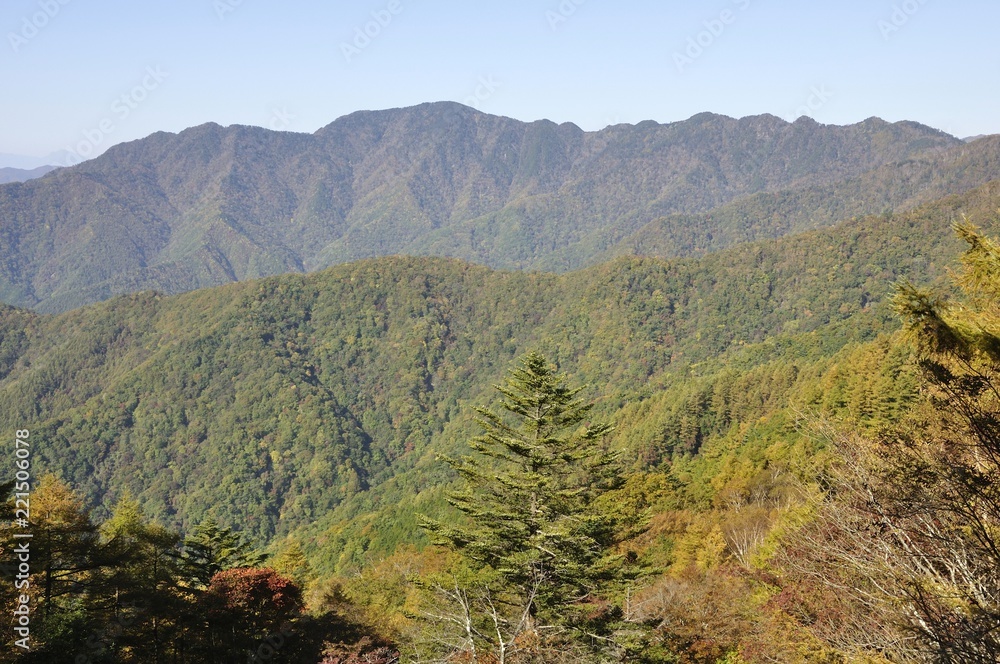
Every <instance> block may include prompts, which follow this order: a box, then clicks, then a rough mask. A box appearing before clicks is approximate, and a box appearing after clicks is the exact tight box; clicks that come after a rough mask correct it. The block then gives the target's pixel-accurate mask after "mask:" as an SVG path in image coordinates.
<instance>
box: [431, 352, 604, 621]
mask: <svg viewBox="0 0 1000 664" xmlns="http://www.w3.org/2000/svg"><path fill="white" fill-rule="evenodd" d="M496 389H497V391H498V392H499V393H500V394H501V402H500V409H501V414H498V413H497V412H495V411H493V410H491V409H489V408H477V409H476V412H477V413H478V414H479V419H478V422H479V425H480V427H481V428H482V435H480V436H478V437H476V438H474V439H472V441H471V442H470V445H471V447H472V450H473V451H474V452H475V453H476V454H473V455H468V456H464V457H462V458H461V459H446V460H447V462H448V463H449V464H451V465H452V467H454V468H455V469H456V470H457V471H458V473H459V475H460V476H461V478H462V480H463V482H464V487H463V488H462V489H461V490H459V491H455V492H453V493H451V494H450V496H449V502H450V503H451V504H452V505H453V506H454V507H456V508H457V509H459V510H460V511H462V512H463V513H465V514H466V515H467V516H468V517H469V520H468V522H467V523H465V524H459V525H448V526H445V525H443V524H441V523H437V522H430V521H427V522H425V527H426V528H427V529H428V530H429V531H431V533H432V534H433V536H434V538H435V541H436V542H437V543H439V544H444V545H447V546H449V547H452V548H454V549H456V550H458V551H460V552H462V554H463V555H464V556H465V557H466V558H468V559H469V560H471V561H472V562H473V563H474V564H477V565H480V566H486V567H489V568H491V569H493V570H495V571H496V572H498V573H499V575H500V576H501V578H503V579H504V580H505V582H506V583H507V584H509V585H510V587H511V588H512V589H514V594H515V595H517V596H519V597H520V599H521V601H522V602H523V603H525V604H526V605H528V607H529V610H530V612H531V613H532V615H537V616H538V617H540V618H542V617H544V618H545V619H554V618H555V615H556V614H557V613H560V614H562V615H564V616H565V615H567V611H566V609H568V608H569V607H570V606H571V605H573V604H580V603H585V602H587V601H589V600H593V599H595V597H596V593H597V591H598V589H599V587H600V584H601V582H602V581H608V580H612V579H614V578H617V577H619V576H620V575H621V574H622V569H623V561H622V559H621V558H620V557H617V556H615V555H613V547H614V545H615V544H616V543H617V542H618V537H617V535H618V531H619V528H618V524H617V523H616V521H615V520H614V519H613V518H612V517H609V516H608V515H606V514H603V513H601V512H600V511H598V510H596V509H594V501H595V499H596V498H597V497H598V496H600V495H601V494H602V493H604V492H605V491H608V490H610V489H612V488H614V487H616V486H617V485H618V483H619V478H620V476H621V469H620V467H619V462H618V457H617V455H616V454H615V453H613V452H610V451H608V450H607V449H606V448H605V446H604V444H603V440H604V437H605V435H606V434H607V433H608V432H609V431H611V426H610V425H608V424H603V423H586V421H587V418H588V416H589V414H590V411H591V408H592V405H593V404H591V403H587V402H584V401H583V400H582V399H581V398H579V394H580V392H581V391H582V390H583V388H582V387H576V388H571V387H568V386H567V385H566V384H565V377H564V376H563V375H561V374H558V373H556V371H555V370H554V369H553V368H552V367H550V366H549V364H548V363H547V362H546V360H545V358H543V357H542V356H541V355H539V354H537V353H530V354H528V355H527V356H525V357H524V358H523V359H522V360H521V362H520V365H519V366H518V367H517V368H515V369H513V370H512V371H511V372H510V375H509V377H508V378H507V380H506V381H505V383H504V384H502V385H497V386H496ZM568 613H570V614H571V613H572V611H569V612H568Z"/></svg>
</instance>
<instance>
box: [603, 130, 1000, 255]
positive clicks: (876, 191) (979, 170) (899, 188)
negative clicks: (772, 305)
mask: <svg viewBox="0 0 1000 664" xmlns="http://www.w3.org/2000/svg"><path fill="white" fill-rule="evenodd" d="M995 179H1000V136H991V137H988V138H984V139H981V140H979V141H976V142H975V143H973V144H971V145H968V146H963V147H957V148H952V149H950V150H947V151H945V152H937V153H933V154H927V155H920V156H917V157H914V158H912V159H907V160H905V161H901V162H896V163H892V164H887V165H885V166H881V167H879V168H877V169H875V170H873V171H870V172H868V173H864V174H862V175H860V176H858V177H854V178H849V179H847V180H843V181H840V182H837V183H835V184H828V185H818V186H810V187H803V188H800V189H793V190H788V191H781V192H775V193H761V194H754V195H751V196H745V197H743V198H740V199H737V200H735V201H733V202H731V203H728V204H726V205H723V206H720V207H718V208H716V209H714V210H712V211H711V212H708V213H705V214H700V215H672V216H669V217H664V218H661V219H656V220H654V221H652V222H650V223H648V224H646V225H645V226H643V227H642V228H640V229H639V230H638V231H636V232H635V233H633V234H632V235H629V236H627V237H625V238H623V239H621V240H618V241H616V242H608V241H607V238H608V236H607V234H604V235H602V236H599V237H597V238H596V239H597V240H598V241H597V242H595V243H593V244H592V245H591V247H590V248H591V249H592V253H593V255H594V260H595V261H601V260H607V259H608V258H610V257H613V256H618V255H623V254H636V255H642V256H658V257H661V258H671V257H674V256H686V255H701V254H704V253H707V252H711V251H717V250H719V249H722V248H725V247H730V246H733V245H736V244H740V243H743V242H753V241H756V240H762V239H767V238H776V237H781V236H783V235H789V234H793V233H801V232H803V231H807V230H812V229H817V228H822V227H825V226H830V225H832V224H834V223H837V222H838V221H843V220H849V219H851V218H855V217H861V216H864V215H870V214H881V213H885V212H893V211H895V212H901V211H906V210H909V209H912V208H915V207H917V206H919V205H921V204H924V203H927V202H929V201H933V200H936V199H939V198H942V197H944V196H947V195H949V194H958V193H962V192H966V191H969V190H971V189H974V188H976V187H978V186H980V185H982V184H983V183H985V182H990V181H992V180H995ZM602 240H603V242H601V241H602ZM609 245H610V246H609ZM601 249H604V251H600V250H601Z"/></svg>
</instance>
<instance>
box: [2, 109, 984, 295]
mask: <svg viewBox="0 0 1000 664" xmlns="http://www.w3.org/2000/svg"><path fill="white" fill-rule="evenodd" d="M996 153H997V140H996V139H995V138H994V139H984V140H982V141H979V142H975V143H972V144H966V143H963V142H962V141H960V140H958V139H956V138H954V137H951V136H948V135H946V134H944V133H942V132H939V131H937V130H934V129H931V128H929V127H926V126H923V125H919V124H916V123H912V122H901V123H895V124H890V123H887V122H884V121H882V120H879V119H877V118H872V119H869V120H866V121H864V122H862V123H858V124H855V125H851V126H845V127H839V126H828V125H819V124H817V123H815V122H813V121H811V120H809V119H808V118H803V119H800V120H798V121H797V122H795V123H791V124H790V123H787V122H784V121H782V120H780V119H778V118H776V117H773V116H767V115H763V116H755V117H748V118H743V119H740V120H734V119H732V118H727V117H724V116H718V115H712V114H701V115H697V116H694V117H692V118H691V119H689V120H686V121H683V122H676V123H672V124H666V125H661V124H657V123H655V122H644V123H640V124H638V125H615V126H611V127H608V128H606V129H604V130H601V131H597V132H584V131H582V130H581V129H579V128H578V127H576V126H575V125H572V124H562V125H556V124H554V123H552V122H548V121H538V122H533V123H524V122H519V121H515V120H512V119H509V118H503V117H497V116H491V115H486V114H483V113H480V112H477V111H475V110H473V109H471V108H468V107H464V106H461V105H458V104H450V103H440V104H425V105H422V106H417V107H412V108H405V109H396V110H389V111H370V112H360V113H355V114H352V115H349V116H346V117H343V118H340V119H339V120H336V121H335V122H333V123H332V124H330V125H329V126H327V127H324V128H322V129H320V130H319V131H317V132H316V133H314V134H296V133H289V132H275V131H268V130H265V129H260V128H252V127H242V126H233V127H227V128H223V127H220V126H218V125H213V124H208V125H203V126H199V127H194V128H192V129H188V130H186V131H183V132H181V133H179V134H167V133H158V134H154V135H152V136H150V137H148V138H145V139H143V140H139V141H134V142H131V143H127V144H122V145H117V146H114V147H113V148H111V149H110V150H108V152H107V153H106V154H104V155H102V156H100V157H98V158H96V159H93V160H91V161H88V162H84V163H82V164H79V165H77V166H74V167H72V168H65V169H59V170H57V171H56V172H54V173H51V174H49V175H48V176H46V177H43V178H40V179H37V180H32V181H29V182H26V183H20V184H10V185H5V186H2V187H0V253H2V255H3V256H4V260H3V261H2V262H0V301H3V302H6V303H8V304H13V305H16V306H21V307H29V308H33V309H36V310H40V311H45V312H60V311H65V310H68V309H71V308H73V307H76V306H80V305H82V304H87V303H91V302H97V301H102V300H105V299H107V298H109V297H111V296H113V295H118V294H125V293H130V292H136V291H140V290H147V289H153V290H159V291H161V292H165V293H179V292H183V291H187V290H191V289H195V288H200V287H206V286H215V285H221V284H225V283H229V282H233V281H239V280H244V279H251V278H258V277H264V276H268V275H275V274H284V273H289V272H309V271H314V270H317V269H322V268H325V267H328V266H332V265H336V264H340V263H344V262H348V261H352V260H357V259H363V258H369V257H377V256H386V255H392V254H409V255H434V256H449V257H457V258H461V259H463V260H467V261H471V262H475V263H479V264H483V265H488V266H491V267H494V268H501V269H511V268H513V269H523V268H528V269H532V268H537V269H545V270H554V271H567V270H572V269H576V268H579V267H583V266H587V265H593V264H596V263H599V262H601V261H602V260H604V259H605V258H606V257H607V256H608V255H618V254H621V253H623V252H635V251H640V252H643V251H644V247H646V246H647V245H649V246H650V247H651V249H650V251H649V252H648V253H652V254H655V255H662V256H683V255H690V254H698V253H700V252H705V251H708V250H715V249H719V248H724V247H727V246H732V245H733V244H736V243H738V242H741V241H747V240H753V239H760V238H770V237H778V236H781V235H783V234H786V233H789V232H794V231H799V230H805V229H809V228H816V227H820V226H823V225H828V224H830V223H833V222H835V221H839V220H841V219H846V218H850V217H851V216H855V215H866V214H873V213H881V212H884V211H886V210H887V209H903V208H906V207H909V206H912V205H914V204H916V203H921V202H927V201H929V200H932V199H933V198H935V197H938V196H942V195H946V194H950V193H959V192H961V191H965V190H968V189H971V188H974V187H976V186H980V185H982V184H984V183H986V182H987V181H990V180H992V179H995V178H998V177H1000V172H998V171H997V158H996ZM890 165H892V166H891V167H890ZM900 173H904V174H905V176H903V177H898V176H899V174H900ZM894 176H896V177H894ZM727 206H728V207H727ZM734 206H735V207H734ZM790 209H791V210H794V214H793V215H791V216H789V215H787V214H786V213H787V212H788V211H789V210H790ZM715 210H718V213H715V212H713V211H715ZM692 215H695V216H694V217H692ZM698 215H700V216H698ZM650 235H652V236H653V237H655V240H654V239H651V238H650Z"/></svg>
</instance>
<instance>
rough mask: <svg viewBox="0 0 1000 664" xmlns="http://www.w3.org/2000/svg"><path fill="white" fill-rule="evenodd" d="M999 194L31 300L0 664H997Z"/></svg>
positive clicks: (9, 370)
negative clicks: (799, 228) (721, 243)
mask: <svg viewBox="0 0 1000 664" xmlns="http://www.w3.org/2000/svg"><path fill="white" fill-rule="evenodd" d="M996 201H997V198H996V194H995V192H994V187H992V186H987V187H985V188H982V189H980V190H977V191H975V192H973V193H971V194H968V195H966V196H964V197H959V198H956V199H946V200H945V201H943V202H940V203H935V204H932V205H929V206H925V207H922V208H919V209H918V210H916V211H914V212H912V213H907V214H904V215H882V216H877V217H869V218H866V219H864V220H858V221H856V222H854V224H853V225H851V224H847V225H843V226H839V227H836V228H834V229H830V230H826V231H816V232H813V233H811V234H804V235H799V236H794V237H790V238H787V239H784V240H780V241H778V242H777V243H775V242H771V243H767V244H758V245H746V246H742V247H739V248H736V249H733V250H729V252H728V253H726V252H722V253H720V254H713V255H710V256H707V257H705V258H703V259H697V260H674V261H667V262H664V261H661V260H658V259H639V258H623V259H619V260H617V261H615V262H612V263H609V264H605V265H602V266H598V267H596V268H591V269H590V270H587V271H583V272H579V273H574V274H572V275H567V276H564V277H561V276H557V275H548V274H543V273H518V272H506V273H505V272H494V271H491V270H489V269H487V268H479V267H475V266H471V265H468V264H465V263H461V262H459V261H454V260H446V259H408V258H391V259H378V260H374V261H369V262H364V263H357V264H350V265H347V266H342V267H338V268H332V269H331V270H329V271H327V272H323V273H319V274H317V275H307V276H290V277H289V276H286V277H276V278H271V279H268V280H264V281H259V282H252V281H251V282H246V283H241V284H234V285H231V286H226V287H224V288H222V289H213V290H207V291H197V292H194V293H191V294H187V295H180V296H175V297H170V298H164V297H162V296H160V295H158V294H155V293H139V294H136V295H132V296H125V297H122V298H117V299H114V300H110V301H109V302H107V303H104V304H99V305H94V306H93V307H89V308H85V309H82V310H75V311H72V312H69V313H66V314H62V315H60V316H56V317H52V316H39V315H37V314H33V313H29V312H26V311H23V310H18V309H13V308H5V309H4V310H3V312H2V318H0V329H2V336H0V342H2V343H0V377H2V379H3V383H2V390H0V404H2V407H3V412H4V413H5V414H8V417H9V418H10V419H11V421H13V422H27V423H30V426H31V430H30V437H29V436H26V438H27V439H29V440H30V441H31V444H32V450H33V451H32V454H33V457H32V461H31V466H30V467H31V469H32V472H33V473H34V474H35V475H34V477H35V478H36V479H35V480H34V481H33V483H32V485H31V487H30V505H31V518H30V523H28V524H26V525H25V524H19V523H18V522H17V521H15V520H14V517H15V511H16V507H17V505H16V504H15V503H16V501H15V500H14V494H15V493H23V489H24V488H25V487H18V486H17V485H16V484H17V483H16V482H13V483H10V484H8V485H5V486H4V490H5V492H6V493H7V494H8V495H10V496H11V500H10V502H9V503H8V504H7V507H6V510H7V512H8V513H7V514H5V515H4V523H5V524H6V525H5V526H4V532H3V541H2V547H3V549H2V550H3V553H4V564H5V567H6V569H5V571H4V576H5V578H11V579H13V578H15V574H16V571H17V565H18V560H17V557H16V552H17V550H18V549H17V547H18V546H19V545H20V544H21V541H20V540H19V539H18V538H17V533H19V532H24V529H25V528H27V529H28V530H29V531H30V532H31V534H32V539H31V544H30V547H31V549H30V550H31V575H30V578H29V583H28V585H27V586H26V589H25V591H24V592H25V593H26V594H27V599H28V602H27V603H28V605H30V606H31V607H32V620H31V630H30V640H31V641H30V643H31V648H30V650H29V651H25V652H18V649H17V647H16V646H13V645H12V647H11V648H10V649H7V650H5V652H4V655H3V657H4V658H5V659H6V660H8V661H24V662H62V661H65V662H95V663H96V662H164V663H166V662H191V663H195V662H216V663H219V662H244V661H275V662H278V661H286V662H310V663H311V662H316V663H322V664H333V663H339V664H344V663H347V662H351V663H355V662H356V663H361V662H385V663H387V664H388V663H392V662H497V663H500V662H503V663H508V662H509V663H515V662H561V661H593V662H614V661H623V662H705V663H708V662H727V663H736V662H747V663H750V662H766V661H788V662H792V661H801V662H923V661H926V662H992V661H996V660H997V658H998V656H1000V635H998V634H997V633H996V629H995V627H996V624H997V621H998V618H1000V616H998V611H1000V601H998V599H997V598H998V597H1000V594H998V593H1000V588H998V587H997V581H996V578H995V574H994V573H993V570H995V569H996V566H997V563H998V562H1000V561H998V560H997V553H996V552H997V550H998V548H997V540H996V537H997V529H996V526H997V522H998V518H1000V501H998V498H997V494H996V489H995V487H996V486H997V481H996V475H997V473H998V472H1000V450H998V449H996V440H997V439H998V436H997V434H998V428H1000V411H998V408H1000V402H998V399H1000V393H998V392H997V385H996V384H995V382H994V381H995V373H996V371H997V368H998V363H1000V339H998V336H997V335H998V334H1000V319H998V312H997V310H996V306H995V302H996V299H997V296H998V295H1000V272H998V268H997V266H998V265H1000V246H998V244H997V243H996V242H995V241H994V240H992V239H991V238H990V236H989V235H988V234H987V233H985V232H984V231H981V230H980V229H979V228H977V227H976V226H974V225H972V223H970V222H969V221H962V220H961V219H962V217H961V215H962V214H963V213H969V214H970V215H972V216H971V217H970V218H971V219H973V220H975V221H981V222H982V223H984V224H987V223H988V222H989V221H990V214H989V211H990V210H994V211H995V210H996ZM945 216H948V217H951V218H953V219H956V223H955V224H954V228H953V229H950V230H949V229H942V230H937V229H938V228H939V226H936V225H935V222H937V221H939V220H940V219H942V217H945ZM916 243H919V246H921V247H923V251H922V253H920V254H919V255H920V256H921V260H919V261H914V262H911V263H909V264H907V262H906V261H905V260H901V259H899V258H896V257H894V256H893V255H892V254H895V255H896V256H905V255H907V254H908V253H909V252H910V251H912V249H910V247H912V246H913V245H914V244H916ZM963 245H964V246H965V250H964V252H960V251H958V248H959V247H961V246H963ZM820 254H821V255H822V256H823V259H822V260H816V257H817V256H818V255H820ZM824 261H827V264H826V265H825V264H824ZM803 264H808V265H810V266H811V267H810V268H809V269H806V270H803V269H802V268H801V266H802V265H803ZM949 265H953V266H954V267H949ZM890 266H895V267H894V268H891V267H890ZM900 266H904V267H902V268H901V267H900ZM946 268H947V269H946ZM890 269H894V270H895V271H893V272H889V270H890ZM776 294H780V298H778V297H776ZM473 340H475V341H476V343H472V341H473ZM667 351H669V352H667ZM24 426H28V425H24ZM15 428H16V429H18V430H20V429H21V428H22V427H21V426H20V425H15V427H14V428H12V429H11V431H10V435H9V436H8V437H9V438H10V439H11V440H14V438H15V437H17V436H19V435H20V433H19V432H15V430H14V429H15ZM23 433H25V434H27V432H26V431H25V432H23ZM20 599H21V598H20V597H19V595H18V594H14V593H5V594H4V602H5V605H4V611H5V613H7V615H13V616H15V617H16V615H17V614H16V613H15V611H16V610H17V605H18V603H19V602H20ZM14 626H15V625H14V624H13V623H12V627H14ZM4 638H5V639H8V638H9V639H10V643H11V644H13V643H14V641H15V639H16V638H17V635H16V633H15V632H13V631H10V632H9V633H8V634H5V636H4Z"/></svg>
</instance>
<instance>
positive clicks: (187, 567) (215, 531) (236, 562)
mask: <svg viewBox="0 0 1000 664" xmlns="http://www.w3.org/2000/svg"><path fill="white" fill-rule="evenodd" d="M265 558H266V556H265V555H263V554H260V553H257V552H256V551H254V549H253V547H252V546H251V545H250V543H249V542H246V541H245V540H244V539H243V538H242V536H240V534H239V533H235V532H233V530H232V529H231V528H222V527H220V526H219V524H218V523H217V522H216V521H215V519H212V518H208V519H205V520H204V521H202V522H201V523H200V524H198V526H197V527H196V528H195V531H194V534H193V535H190V536H188V537H185V538H184V548H183V550H182V551H181V554H180V566H181V572H182V574H183V576H184V577H185V578H186V579H188V580H189V581H190V582H191V583H192V584H193V585H194V586H195V587H197V588H207V587H208V585H209V584H210V583H211V581H212V577H213V576H215V575H216V574H218V573H219V572H223V571H225V570H229V569H234V568H237V567H257V566H258V565H260V564H261V563H263V562H264V560H265Z"/></svg>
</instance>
